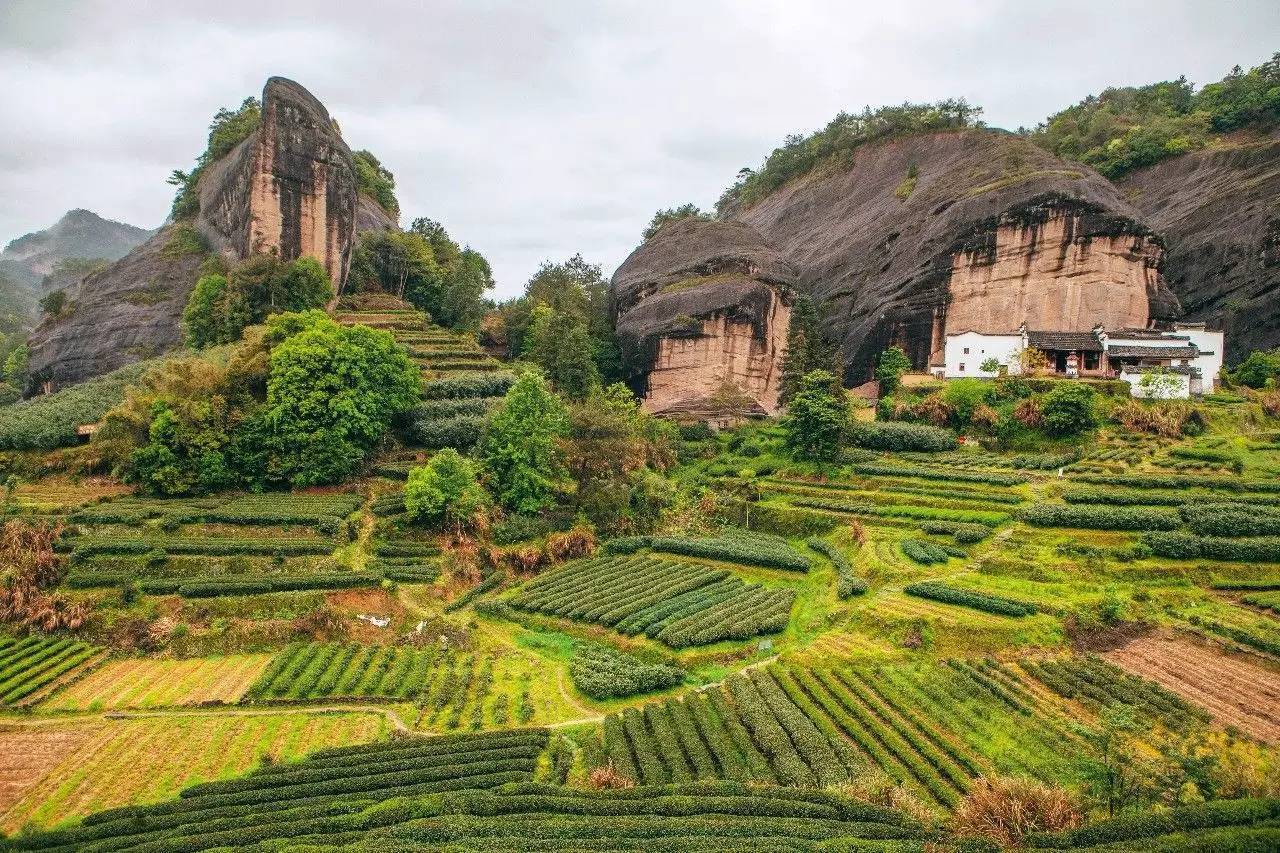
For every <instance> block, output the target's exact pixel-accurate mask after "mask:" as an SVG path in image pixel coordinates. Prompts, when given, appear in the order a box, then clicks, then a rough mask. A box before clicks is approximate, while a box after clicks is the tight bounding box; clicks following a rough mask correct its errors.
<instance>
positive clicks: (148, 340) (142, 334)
mask: <svg viewBox="0 0 1280 853" xmlns="http://www.w3.org/2000/svg"><path fill="white" fill-rule="evenodd" d="M262 109H263V114H262V125H261V127H260V128H259V129H258V130H256V131H255V132H254V133H253V134H251V135H250V136H249V137H248V138H247V139H245V140H244V141H243V142H242V143H240V145H238V146H237V147H236V148H235V149H233V150H232V151H231V152H230V153H228V154H227V155H226V156H225V157H223V158H222V159H221V160H219V161H217V162H216V163H211V164H209V165H208V166H207V167H206V168H205V169H204V171H203V172H202V174H201V176H200V183H199V186H198V188H197V189H198V192H199V195H200V213H199V214H198V216H197V217H196V219H195V220H194V221H193V222H191V223H189V224H190V226H191V227H194V228H195V229H196V231H197V232H198V233H199V234H200V235H201V237H203V238H204V240H205V242H206V243H208V245H209V246H210V248H211V249H212V250H213V251H216V252H219V253H221V254H222V255H223V256H224V257H225V258H226V259H227V260H228V261H231V262H235V261H238V260H241V259H243V258H244V257H246V256H248V255H249V254H253V253H271V254H275V255H277V256H278V257H280V258H282V259H284V260H293V259H295V258H298V257H301V256H304V255H305V256H310V257H314V258H316V259H317V260H319V261H320V262H321V263H323V264H324V265H325V268H326V269H327V270H328V272H329V275H330V276H331V277H332V278H333V280H334V282H335V285H336V286H340V285H341V284H342V282H343V281H344V280H345V277H346V274H347V268H348V264H349V263H350V255H351V244H352V239H353V237H354V234H355V229H356V219H357V215H356V211H357V190H356V177H355V168H354V166H353V164H352V162H351V152H350V151H349V150H348V148H347V146H346V143H344V142H343V141H342V138H341V136H340V135H339V134H338V130H337V127H336V126H335V125H334V123H333V121H332V119H330V118H329V114H328V112H327V111H326V110H325V108H324V107H323V106H322V105H321V104H320V102H319V101H317V100H316V99H315V97H313V96H312V95H311V93H309V92H308V91H307V90H306V89H303V88H302V87H301V86H299V85H298V84H297V83H294V82H292V81H290V80H285V79H283V78H280V77H272V78H271V79H270V80H268V81H267V85H266V87H265V88H264V89H263V93H262ZM179 227H182V226H180V225H171V226H167V227H166V228H164V229H162V230H161V231H160V232H159V233H158V234H156V235H155V236H154V237H152V238H151V239H150V240H148V241H147V242H146V243H144V244H143V245H141V246H139V247H138V248H137V249H135V250H133V251H132V252H130V253H129V254H128V255H126V256H125V257H124V258H122V259H121V260H119V261H117V262H116V263H115V264H113V265H111V266H110V267H108V268H107V269H106V270H104V271H103V272H100V273H97V274H95V275H91V276H89V277H88V278H86V279H85V280H84V282H83V283H82V284H81V287H80V291H79V294H78V296H77V298H76V304H75V305H74V307H73V310H72V311H71V312H70V313H69V314H68V315H67V316H65V317H62V318H59V319H57V320H47V321H45V322H44V323H43V324H42V325H41V326H40V328H39V329H37V331H36V333H35V334H34V335H33V336H32V338H31V348H32V355H31V369H32V375H33V377H34V379H35V383H36V385H37V386H39V387H60V386H63V385H68V384H71V383H75V382H79V381H82V380H84V379H87V378H89V377H92V376H97V375H99V374H101V373H106V372H107V371H110V370H114V369H115V368H117V367H120V366H122V365H125V364H128V363H130V362H133V361H137V360H139V359H141V358H147V357H150V356H154V355H157V354H159V353H163V352H165V351H167V350H170V349H173V348H174V347H177V346H180V345H181V343H182V328H181V319H182V310H183V308H184V307H185V306H186V303H187V299H188V297H189V296H190V294H191V289H192V287H194V285H195V281H196V275H197V270H198V269H199V266H200V263H201V260H202V258H201V256H200V255H198V254H194V255H193V254H189V253H187V254H184V253H182V252H176V251H174V250H173V249H172V247H170V241H171V238H172V236H173V234H174V232H175V229H176V228H179ZM167 247H169V248H167Z"/></svg>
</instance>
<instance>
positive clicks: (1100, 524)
mask: <svg viewBox="0 0 1280 853" xmlns="http://www.w3.org/2000/svg"><path fill="white" fill-rule="evenodd" d="M1018 515H1019V517H1020V518H1021V519H1022V520H1023V521H1025V522H1026V523H1027V524H1032V525H1035V526H1036V527H1084V528H1090V529H1094V530H1173V529H1174V528H1176V527H1177V526H1178V521H1179V519H1178V516H1177V514H1176V513H1174V512H1172V511H1171V510H1166V509H1146V508H1135V507H1115V506H1091V505H1075V504H1054V503H1037V504H1032V505H1031V506H1028V507H1025V508H1023V509H1021V510H1019V512H1018Z"/></svg>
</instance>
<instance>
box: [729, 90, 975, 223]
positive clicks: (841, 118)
mask: <svg viewBox="0 0 1280 853" xmlns="http://www.w3.org/2000/svg"><path fill="white" fill-rule="evenodd" d="M981 115H982V108H981V107H975V106H973V105H971V104H969V103H968V102H967V101H965V100H964V99H963V98H960V99H949V100H945V101H939V102H937V103H936V104H909V103H908V104H901V105H898V106H891V107H879V108H877V109H872V108H871V107H869V106H868V107H866V108H865V109H863V111H862V112H860V113H847V112H841V113H839V114H837V115H836V117H835V118H833V119H832V120H831V121H830V122H828V123H827V126H826V127H824V128H822V129H821V130H818V131H815V132H813V133H811V134H809V135H808V136H802V135H800V134H798V133H796V134H791V135H789V136H787V138H786V140H785V141H784V142H783V144H782V145H781V146H780V147H778V148H775V149H774V150H773V153H771V154H770V155H769V156H768V158H767V159H766V160H765V161H764V165H762V166H761V167H760V168H759V169H758V170H755V169H742V170H740V171H739V172H738V179H737V181H736V182H735V183H734V185H733V186H731V187H729V188H728V189H727V190H725V191H724V193H723V194H722V195H721V196H720V199H719V201H717V202H716V211H717V213H719V214H720V215H724V214H725V213H726V212H727V211H728V210H730V209H732V208H735V207H737V206H739V205H751V204H754V203H755V202H757V201H759V200H760V199H762V198H764V197H765V196H767V195H769V193H771V192H773V191H774V190H775V189H777V188H778V187H780V186H782V185H783V184H785V183H787V182H788V181H790V180H793V179H795V178H798V177H800V176H801V175H805V174H808V173H809V172H810V171H812V170H813V169H815V168H817V167H818V166H820V165H822V164H823V163H828V162H832V161H835V162H850V158H851V156H852V154H853V152H854V151H856V150H857V149H858V148H860V147H862V146H863V145H866V144H867V143H869V142H874V141H876V140H878V139H884V138H886V137H890V136H897V135H905V134H909V133H921V132H925V131H931V130H947V129H950V128H959V127H975V126H981V122H980V121H979V116H981Z"/></svg>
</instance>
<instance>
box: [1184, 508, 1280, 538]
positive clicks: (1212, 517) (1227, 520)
mask: <svg viewBox="0 0 1280 853" xmlns="http://www.w3.org/2000/svg"><path fill="white" fill-rule="evenodd" d="M1178 511H1179V512H1180V513H1181V514H1182V518H1183V520H1184V521H1185V522H1186V523H1187V527H1189V528H1191V531H1192V532H1193V533H1197V534H1199V535H1201V536H1227V537H1237V536H1278V535H1280V511H1276V510H1271V509H1268V508H1266V507H1261V506H1246V505H1243V504H1234V503H1216V504H1202V503H1185V504H1183V505H1182V506H1181V507H1180V508H1179V510H1178Z"/></svg>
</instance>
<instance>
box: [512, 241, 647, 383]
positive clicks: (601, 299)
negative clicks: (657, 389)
mask: <svg viewBox="0 0 1280 853" xmlns="http://www.w3.org/2000/svg"><path fill="white" fill-rule="evenodd" d="M539 305H546V306H547V307H548V308H550V309H551V310H552V311H554V312H556V313H559V314H567V315H570V316H574V317H578V318H581V320H582V321H583V322H584V323H585V325H586V329H587V335H588V337H589V338H590V342H591V354H592V360H593V361H595V363H596V369H597V370H598V371H599V373H600V376H601V378H602V379H603V380H604V381H605V382H612V381H615V380H617V379H620V378H621V376H622V364H621V357H620V351H619V348H618V339H617V336H616V334H615V333H614V328H613V320H612V317H611V316H610V313H609V283H608V282H607V281H606V280H605V278H604V273H603V271H602V270H601V267H600V265H599V264H590V263H587V262H586V261H585V260H584V259H583V257H582V255H574V256H573V257H572V258H570V259H569V260H567V261H565V262H564V263H560V264H553V263H550V262H544V263H543V264H542V266H540V267H539V268H538V271H537V272H535V273H534V274H533V277H532V278H530V279H529V282H528V283H527V284H526V285H525V292H524V295H523V296H521V297H520V298H519V299H515V300H512V301H511V302H508V303H506V304H505V305H503V306H502V318H503V323H504V325H505V328H506V332H507V342H508V355H509V356H510V357H512V358H518V357H520V356H522V355H523V353H524V346H525V344H526V342H527V341H529V337H528V330H529V325H530V323H532V322H533V312H534V309H536V308H537V307H538V306H539Z"/></svg>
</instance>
